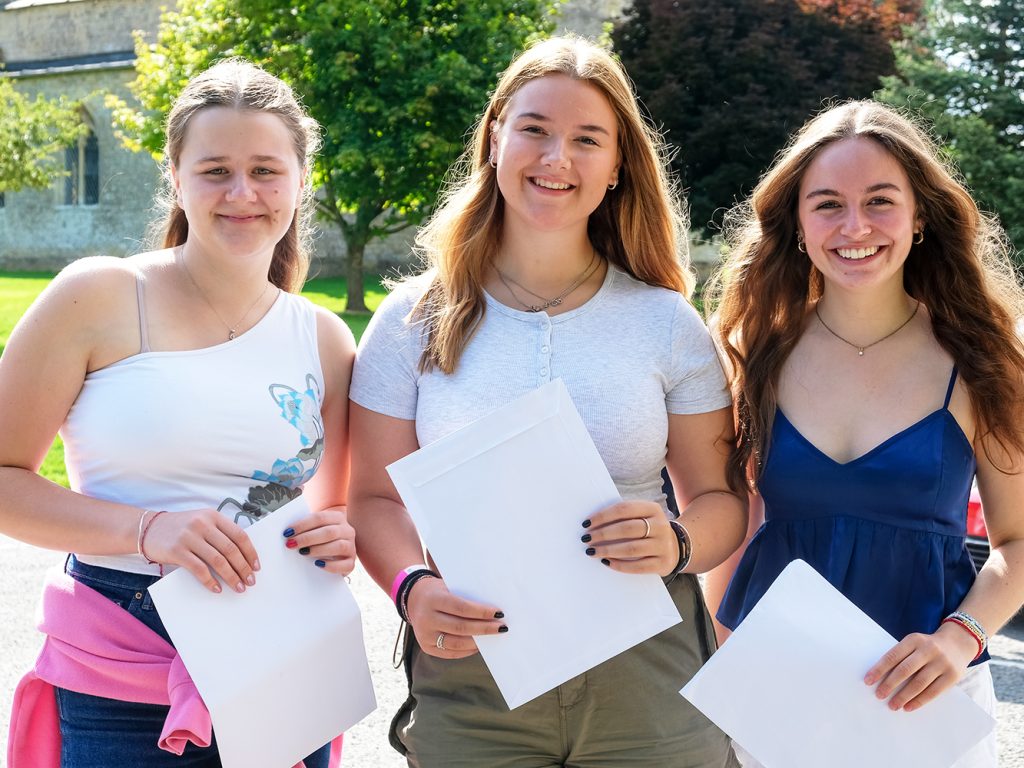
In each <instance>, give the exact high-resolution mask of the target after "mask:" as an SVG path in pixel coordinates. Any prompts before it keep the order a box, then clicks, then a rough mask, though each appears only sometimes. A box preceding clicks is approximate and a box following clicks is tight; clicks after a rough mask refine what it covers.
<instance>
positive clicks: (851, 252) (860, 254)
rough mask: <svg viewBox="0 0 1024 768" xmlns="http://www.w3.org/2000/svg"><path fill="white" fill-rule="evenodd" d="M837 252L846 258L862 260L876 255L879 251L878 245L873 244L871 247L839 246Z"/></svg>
mask: <svg viewBox="0 0 1024 768" xmlns="http://www.w3.org/2000/svg"><path fill="white" fill-rule="evenodd" d="M836 253H838V254H839V255H840V256H842V257H843V258H844V259H850V260H851V261H860V260H861V259H866V258H867V257H868V256H874V255H875V254H876V253H878V246H877V245H876V246H871V247H870V248H837V249H836Z"/></svg>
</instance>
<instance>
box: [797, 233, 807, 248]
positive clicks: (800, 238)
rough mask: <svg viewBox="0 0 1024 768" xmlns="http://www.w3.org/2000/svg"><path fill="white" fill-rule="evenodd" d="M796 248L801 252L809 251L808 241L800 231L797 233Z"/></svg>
mask: <svg viewBox="0 0 1024 768" xmlns="http://www.w3.org/2000/svg"><path fill="white" fill-rule="evenodd" d="M796 249H797V250H798V251H800V253H807V243H805V242H804V236H803V235H802V234H800V233H799V232H797V233H796Z"/></svg>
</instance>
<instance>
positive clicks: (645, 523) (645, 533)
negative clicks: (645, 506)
mask: <svg viewBox="0 0 1024 768" xmlns="http://www.w3.org/2000/svg"><path fill="white" fill-rule="evenodd" d="M640 519H641V520H643V522H644V525H646V526H647V530H646V531H644V535H643V536H641V537H640V538H641V539H646V538H647V537H648V536H650V535H651V521H650V520H648V519H647V518H646V517H641V518H640Z"/></svg>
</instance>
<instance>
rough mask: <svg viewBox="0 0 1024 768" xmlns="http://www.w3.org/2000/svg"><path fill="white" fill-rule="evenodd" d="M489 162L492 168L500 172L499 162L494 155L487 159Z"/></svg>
mask: <svg viewBox="0 0 1024 768" xmlns="http://www.w3.org/2000/svg"><path fill="white" fill-rule="evenodd" d="M487 162H488V163H489V164H490V166H491V168H493V169H494V170H498V161H497V160H495V159H494V155H491V156H490V157H489V158H487Z"/></svg>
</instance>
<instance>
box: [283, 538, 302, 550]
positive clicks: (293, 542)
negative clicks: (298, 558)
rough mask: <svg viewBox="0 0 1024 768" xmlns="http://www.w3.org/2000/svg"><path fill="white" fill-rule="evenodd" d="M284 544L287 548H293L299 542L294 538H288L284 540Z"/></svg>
mask: <svg viewBox="0 0 1024 768" xmlns="http://www.w3.org/2000/svg"><path fill="white" fill-rule="evenodd" d="M284 545H285V546H286V547H288V549H295V548H296V547H297V546H299V542H297V541H296V540H295V539H288V541H286V542H285V543H284Z"/></svg>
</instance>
